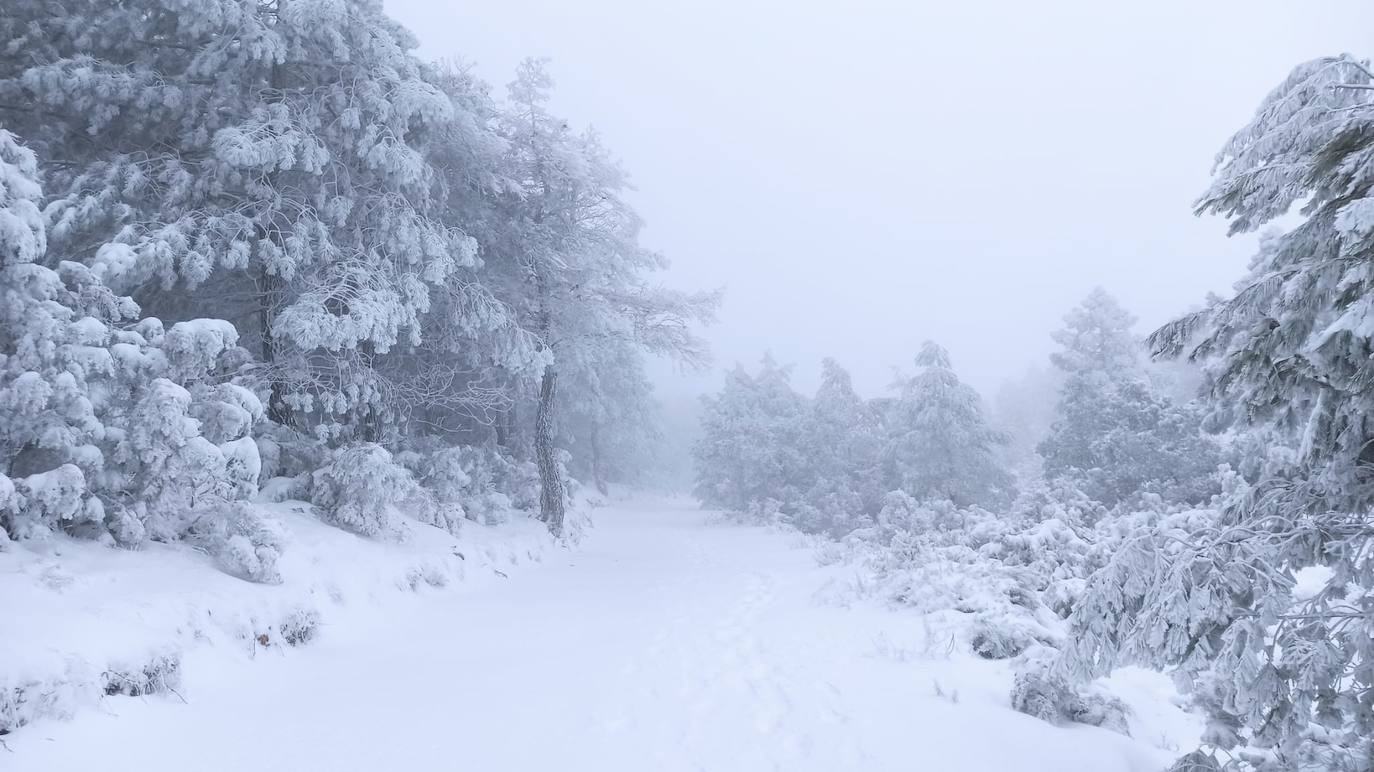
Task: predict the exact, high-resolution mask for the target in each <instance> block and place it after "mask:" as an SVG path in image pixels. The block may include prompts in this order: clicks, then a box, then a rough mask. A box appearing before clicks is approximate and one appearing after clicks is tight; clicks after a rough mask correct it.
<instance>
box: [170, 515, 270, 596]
mask: <svg viewBox="0 0 1374 772" xmlns="http://www.w3.org/2000/svg"><path fill="white" fill-rule="evenodd" d="M191 533H192V535H193V537H194V539H195V541H196V542H197V543H198V544H200V545H201V546H202V547H203V548H204V549H205V550H206V551H207V552H209V553H210V554H211V555H214V556H215V559H216V560H217V561H219V564H220V567H222V568H223V569H224V570H225V572H227V573H230V574H233V575H234V576H237V577H240V578H242V579H247V580H249V581H253V582H262V583H265V584H276V583H278V582H280V581H281V572H280V571H279V570H278V569H277V560H278V559H279V558H280V557H281V551H282V548H283V547H284V546H285V541H286V540H285V537H284V536H283V534H282V531H281V527H280V525H279V524H278V523H277V522H276V521H274V520H271V519H269V518H266V517H264V516H263V513H262V511H261V510H259V509H257V508H256V507H254V506H253V505H252V504H249V503H248V502H245V501H235V502H230V503H228V504H225V505H223V507H221V509H220V510H219V511H216V512H214V513H212V516H208V517H203V518H201V519H200V520H199V521H197V523H196V524H195V525H194V526H193V527H192V528H191Z"/></svg>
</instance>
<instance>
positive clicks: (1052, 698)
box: [1011, 666, 1130, 735]
mask: <svg viewBox="0 0 1374 772" xmlns="http://www.w3.org/2000/svg"><path fill="white" fill-rule="evenodd" d="M1011 707H1012V709H1013V710H1017V711H1020V712H1022V713H1025V714H1027V715H1030V716H1034V717H1036V718H1038V719H1040V720H1041V721H1048V722H1049V723H1051V724H1056V725H1061V726H1062V725H1064V724H1068V723H1075V724H1088V725H1089V726H1100V727H1102V728H1103V729H1110V730H1112V731H1114V732H1119V733H1121V734H1124V735H1129V734H1130V729H1129V726H1128V723H1127V717H1128V716H1129V715H1130V709H1129V708H1127V707H1126V705H1125V703H1123V702H1121V701H1120V700H1118V699H1116V698H1115V697H1112V696H1110V695H1108V694H1104V693H1102V692H1099V691H1095V690H1092V689H1091V687H1085V688H1081V689H1080V688H1077V687H1075V686H1074V685H1073V684H1071V683H1069V682H1068V681H1067V680H1066V679H1064V678H1063V677H1062V676H1059V675H1057V674H1055V673H1053V672H1051V671H1050V669H1048V668H1046V667H1043V666H1031V667H1029V668H1027V669H1025V670H1023V671H1022V672H1020V673H1017V674H1016V680H1015V682H1014V683H1013V685H1012V690H1011Z"/></svg>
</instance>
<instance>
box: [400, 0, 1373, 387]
mask: <svg viewBox="0 0 1374 772" xmlns="http://www.w3.org/2000/svg"><path fill="white" fill-rule="evenodd" d="M1322 8H1324V9H1325V13H1324V14H1323V15H1322V16H1321V17H1320V18H1321V19H1322V21H1321V22H1319V23H1315V24H1314V23H1313V22H1312V18H1313V14H1312V13H1311V10H1310V9H1308V8H1307V6H1306V4H1302V3H1292V2H1278V1H1266V2H1244V3H1242V2H1208V3H1198V2H1191V1H1189V0H1164V1H1163V2H1135V3H1129V4H1126V3H1099V2H1063V1H1061V2H1052V3H1010V2H998V3H994V2H969V3H931V2H921V3H915V4H912V3H899V2H872V1H871V0H865V1H863V2H846V3H838V2H837V3H816V2H800V3H798V2H790V3H782V2H758V1H756V0H755V1H751V2H724V1H722V0H707V1H706V2H699V3H691V4H685V3H678V4H665V3H643V2H626V1H624V0H586V1H584V2H579V3H566V2H560V1H559V0H507V2H502V3H480V4H479V3H441V2H434V0H392V1H391V2H389V3H388V9H389V11H390V12H391V13H392V14H393V15H395V16H397V17H398V18H399V19H400V20H401V21H402V22H403V23H404V24H406V25H407V26H408V27H409V28H410V29H412V30H413V31H415V32H416V34H417V35H418V36H419V38H420V40H421V44H422V45H421V53H422V54H423V55H427V56H431V57H441V56H442V57H460V58H463V59H466V60H469V61H472V62H474V63H475V67H476V71H477V72H478V73H479V74H480V75H481V76H482V77H483V78H484V79H486V80H488V81H489V82H491V83H492V84H493V85H494V88H496V89H497V90H498V91H503V90H504V84H505V83H506V82H507V81H509V80H510V77H511V73H512V72H513V71H514V67H515V64H516V63H517V62H518V61H519V59H520V58H521V57H523V56H526V55H534V56H547V57H550V58H551V59H552V70H553V73H554V76H555V78H556V79H557V81H558V87H557V89H556V94H555V109H557V110H560V111H562V112H563V113H564V114H566V115H568V116H570V118H571V119H572V120H573V121H575V122H577V123H579V124H588V123H590V124H593V125H595V127H596V128H597V129H598V130H599V131H601V132H602V133H603V134H604V135H605V137H606V140H607V142H608V144H609V145H610V146H611V148H612V149H613V150H614V151H615V152H616V153H617V154H618V155H619V156H620V157H621V158H622V159H623V161H624V163H625V165H626V167H627V168H628V169H629V171H630V173H631V175H632V177H633V179H634V181H635V184H636V186H637V188H638V190H637V191H636V193H635V194H634V201H635V204H636V206H637V207H638V209H639V210H640V212H641V214H642V215H643V216H644V218H645V219H646V221H647V229H646V231H645V239H646V241H647V242H648V243H649V244H651V245H652V246H654V247H655V248H658V249H661V250H662V251H663V252H664V253H665V254H666V255H667V256H668V257H669V258H670V259H671V260H672V261H673V267H672V270H671V272H670V274H668V275H667V277H666V281H667V282H668V283H669V284H672V285H674V286H679V287H687V288H707V287H724V288H725V289H726V293H727V294H726V301H725V306H724V308H723V309H722V310H721V313H720V316H719V322H718V323H717V324H716V325H715V326H714V327H713V328H711V329H709V330H708V331H707V333H706V335H707V337H708V338H709V340H710V342H711V344H712V347H713V350H714V352H715V357H716V362H717V366H729V365H731V364H733V363H734V362H736V361H743V362H746V363H750V364H752V363H753V362H755V361H756V360H757V359H758V357H759V356H760V355H761V353H762V352H763V351H764V350H771V351H772V352H773V354H774V356H775V357H776V358H777V359H779V360H780V361H783V362H794V363H796V365H797V369H796V373H795V383H796V384H797V386H798V387H799V388H801V389H803V390H810V389H811V388H812V387H813V386H814V384H815V379H816V376H817V373H818V360H819V359H820V358H821V357H822V356H826V355H833V356H835V357H837V358H839V359H840V361H841V362H842V363H843V364H844V365H845V366H846V367H848V368H849V369H850V370H851V371H852V372H853V374H854V378H855V381H856V384H857V385H858V387H859V388H860V390H861V391H864V392H866V393H869V394H877V393H880V392H881V391H882V390H884V389H885V387H886V386H887V384H888V383H889V381H890V380H891V377H892V367H893V366H894V365H906V366H909V364H910V361H911V357H912V356H913V355H914V353H915V351H916V349H917V347H918V345H919V343H920V342H921V341H922V340H923V339H926V338H934V339H936V340H938V341H939V342H941V343H942V344H943V345H944V346H946V348H948V349H949V350H950V352H951V355H952V357H953V359H954V364H955V367H956V368H957V369H958V370H959V372H960V375H961V376H962V377H964V378H965V379H966V380H968V381H969V382H970V383H972V384H974V385H975V386H977V387H978V388H979V389H980V390H982V391H984V393H988V392H989V391H990V390H991V389H993V388H995V387H996V385H997V384H998V382H999V381H1000V380H1001V379H1002V378H1004V377H1007V376H1014V375H1016V374H1019V373H1020V372H1021V371H1023V370H1024V368H1025V367H1027V366H1028V365H1030V364H1033V363H1040V362H1043V361H1044V359H1045V357H1046V355H1047V354H1048V352H1049V351H1050V349H1051V347H1052V342H1051V341H1050V339H1049V337H1048V333H1049V331H1051V330H1052V329H1054V328H1055V327H1056V326H1057V324H1058V322H1059V319H1060V318H1061V316H1062V315H1063V314H1064V313H1065V312H1066V311H1067V310H1068V309H1069V308H1070V306H1072V305H1073V304H1074V303H1076V302H1077V301H1078V300H1080V299H1081V298H1082V297H1083V296H1084V295H1085V294H1086V293H1087V292H1088V291H1089V290H1090V289H1091V288H1092V287H1093V286H1095V285H1102V286H1103V287H1105V288H1106V289H1107V290H1108V291H1110V292H1111V293H1113V294H1114V295H1116V296H1117V297H1118V298H1119V299H1120V301H1121V302H1122V304H1123V305H1125V306H1126V307H1127V308H1128V309H1130V310H1131V311H1133V312H1134V313H1135V314H1136V315H1137V316H1139V317H1140V319H1141V330H1142V331H1144V330H1145V329H1146V328H1148V327H1150V326H1151V325H1155V324H1157V323H1160V322H1162V321H1165V320H1167V319H1168V318H1170V317H1171V315H1173V314H1176V313H1177V312H1179V311H1182V310H1186V309H1187V308H1188V307H1189V306H1191V305H1193V304H1195V303H1198V302H1199V301H1200V300H1201V299H1202V298H1203V296H1204V295H1205V293H1207V292H1208V291H1225V290H1226V289H1227V288H1228V286H1229V284H1230V282H1231V281H1233V280H1234V279H1235V277H1237V276H1238V275H1239V272H1240V270H1241V269H1242V268H1243V266H1244V265H1245V261H1246V260H1247V258H1248V256H1249V254H1250V252H1251V251H1252V249H1253V246H1254V241H1253V237H1241V238H1235V239H1228V238H1227V237H1226V226H1225V224H1224V223H1223V222H1221V221H1220V220H1217V219H1215V218H1197V217H1195V216H1194V215H1193V214H1192V211H1191V203H1192V202H1193V200H1194V199H1195V198H1196V196H1197V195H1198V194H1199V193H1201V191H1202V190H1203V189H1204V187H1205V186H1206V183H1207V181H1208V174H1209V169H1210V166H1211V162H1212V158H1213V156H1214V154H1215V153H1216V151H1217V150H1218V148H1219V147H1220V146H1221V144H1222V142H1223V141H1224V140H1225V139H1226V138H1227V137H1228V136H1229V135H1230V133H1231V132H1232V131H1234V130H1235V129H1236V128H1238V127H1239V126H1240V125H1241V124H1242V123H1243V122H1244V121H1245V120H1246V119H1247V118H1248V117H1249V116H1250V114H1251V113H1252V111H1253V110H1254V107H1255V105H1256V104H1257V103H1258V102H1259V100H1260V99H1261V98H1262V97H1263V96H1264V94H1265V93H1266V92H1267V91H1268V90H1269V89H1270V88H1272V87H1273V86H1274V84H1276V83H1277V82H1279V81H1280V80H1281V79H1282V78H1283V76H1284V75H1285V74H1286V73H1287V72H1288V70H1289V69H1290V68H1291V67H1292V65H1293V63H1294V62H1297V61H1300V60H1303V59H1307V58H1311V57H1314V56H1319V55H1324V54H1335V53H1340V52H1342V51H1346V50H1354V51H1359V50H1362V49H1363V48H1366V47H1367V43H1368V39H1369V38H1368V31H1369V29H1370V28H1371V24H1372V23H1374V8H1371V7H1370V6H1369V5H1368V4H1367V3H1361V2H1354V1H1348V2H1331V3H1323V4H1322ZM658 374H659V381H660V383H659V388H660V391H661V392H662V393H664V394H665V395H667V396H672V395H675V394H683V393H692V392H696V391H700V390H703V389H706V388H711V387H713V386H714V384H715V382H716V377H715V376H714V375H712V374H707V375H700V376H684V375H682V374H681V373H679V372H678V371H677V370H676V369H675V368H673V367H671V366H668V365H664V366H662V367H660V368H658Z"/></svg>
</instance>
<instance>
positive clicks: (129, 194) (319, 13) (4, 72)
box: [0, 0, 477, 420]
mask: <svg viewBox="0 0 1374 772" xmlns="http://www.w3.org/2000/svg"><path fill="white" fill-rule="evenodd" d="M45 5H46V4H43V3H32V2H21V3H19V4H18V5H17V7H16V8H14V9H13V14H12V16H11V14H9V13H7V16H11V18H10V19H9V20H7V23H6V24H5V26H4V27H3V28H0V29H2V30H3V32H4V33H6V34H5V40H6V42H7V43H8V44H10V45H12V46H13V45H16V44H17V45H18V46H19V49H18V50H23V49H24V48H25V47H26V46H29V47H39V48H33V49H32V50H35V51H37V50H41V51H42V55H41V56H33V57H15V58H14V61H13V62H12V63H11V64H9V65H6V66H5V67H0V95H3V97H4V100H3V101H6V102H13V103H16V104H30V105H37V104H41V105H43V109H42V111H41V112H42V116H43V117H42V118H41V119H40V118H38V111H33V112H32V113H30V111H26V110H22V109H20V110H18V111H16V112H14V113H7V114H6V120H7V122H8V121H10V119H11V118H13V120H14V125H16V126H17V127H19V128H20V130H22V131H27V132H28V133H29V134H30V135H31V136H32V137H35V138H37V137H41V138H42V143H41V145H40V147H41V149H42V150H44V151H46V152H50V153H51V154H52V155H53V156H54V157H61V158H63V159H67V160H69V161H71V162H72V163H69V164H64V165H61V166H56V167H54V168H53V169H52V170H51V171H50V173H49V174H48V176H47V181H48V186H49V192H50V194H51V195H52V196H53V199H54V200H53V201H52V202H51V203H50V204H49V205H48V207H47V210H48V213H49V216H50V218H51V220H52V228H51V233H50V236H51V237H52V239H53V240H54V241H55V243H57V244H60V245H62V247H63V248H64V249H67V248H69V247H70V248H71V249H73V250H75V249H77V248H79V247H82V246H84V245H86V244H95V245H100V244H104V243H106V242H110V241H113V242H116V243H115V244H112V245H108V246H106V247H102V248H100V249H99V250H98V252H97V255H96V260H95V265H96V270H97V275H99V276H100V277H102V278H104V279H105V280H107V281H110V282H116V283H117V286H118V287H119V288H121V289H127V290H132V289H134V288H136V287H160V288H162V289H164V290H165V289H171V288H172V287H173V286H177V287H180V288H183V290H179V291H185V290H189V291H190V292H191V293H192V296H193V297H195V298H198V299H200V300H201V301H202V302H203V303H204V304H206V305H208V306H209V310H210V311H211V313H212V314H219V315H224V316H227V317H233V318H248V319H251V320H252V324H253V325H254V327H256V328H257V329H255V330H254V335H255V336H257V337H259V338H261V337H266V338H270V341H271V342H270V345H266V346H265V348H264V349H263V350H264V352H265V354H266V356H267V358H268V359H269V362H268V363H267V364H271V365H273V367H271V368H268V369H266V370H264V371H263V375H265V376H267V377H269V378H270V379H272V380H273V381H275V382H277V383H279V384H281V387H282V388H284V389H285V390H286V392H289V393H290V394H291V395H292V396H294V397H295V401H294V402H293V403H292V404H294V405H296V406H297V407H298V408H299V409H305V408H306V407H307V406H310V407H314V408H315V409H316V410H319V409H321V408H323V409H324V410H325V411H326V412H325V414H324V416H325V417H329V416H332V415H337V414H342V413H344V412H346V411H348V410H349V409H350V408H352V407H371V408H374V409H375V408H376V406H377V403H378V401H379V400H380V395H379V393H378V392H377V391H376V390H367V389H358V388H356V383H350V381H352V380H353V379H354V378H355V377H358V376H359V375H363V376H365V375H366V373H367V371H368V369H369V367H368V362H367V361H366V360H363V359H360V358H357V357H349V358H351V359H352V363H351V367H350V368H349V369H348V370H346V371H344V370H340V369H339V368H337V367H334V366H333V365H332V362H331V359H332V357H324V358H319V357H314V356H311V353H312V352H316V351H318V350H325V351H329V352H333V353H334V354H335V355H336V356H344V355H347V354H349V352H354V351H356V350H357V349H360V348H365V349H367V353H368V354H378V353H384V352H386V351H388V350H389V349H390V348H392V347H394V346H397V345H399V344H413V343H417V342H418V341H419V340H420V337H421V331H422V329H423V326H424V320H423V316H424V314H425V313H426V312H427V311H428V310H429V309H430V307H431V303H432V301H433V295H434V293H435V292H436V290H438V289H440V288H443V287H444V285H445V283H446V282H447V281H448V280H449V278H450V277H452V276H454V275H455V272H457V271H458V270H459V269H464V268H472V267H475V266H476V265H477V256H476V253H477V249H476V244H475V242H474V241H473V239H472V238H471V237H469V236H468V235H466V234H464V233H462V232H461V231H460V230H458V229H456V228H454V227H452V226H451V225H446V224H444V223H442V222H440V221H439V220H438V218H437V215H436V213H435V211H433V204H434V201H433V199H432V198H431V195H430V194H431V191H432V188H431V186H432V185H433V183H434V181H435V174H434V170H433V168H432V167H431V164H430V162H429V160H428V158H427V155H426V149H425V146H424V144H423V143H422V141H421V136H422V135H423V134H425V133H426V132H432V131H433V130H434V128H435V127H437V126H438V125H440V124H442V123H443V122H445V121H449V120H451V119H452V118H453V110H454V107H453V103H452V101H451V100H450V99H449V98H448V97H447V96H446V95H445V94H444V93H442V92H441V91H440V89H438V88H437V87H436V86H435V85H434V84H433V83H431V82H429V80H428V79H427V78H426V75H425V72H424V67H423V66H422V65H421V63H420V62H419V60H418V59H416V58H415V57H414V56H413V55H412V54H411V53H410V51H409V49H410V48H412V47H413V46H414V41H413V39H412V38H411V37H410V35H409V33H407V32H406V31H405V30H403V29H401V28H400V27H398V26H397V25H396V24H395V23H394V22H392V21H391V20H390V19H388V18H387V17H386V16H385V15H384V14H383V13H382V8H381V4H380V3H377V2H372V1H371V0H338V1H334V0H330V1H329V2H324V1H322V0H284V1H283V2H272V3H267V4H265V5H261V6H259V5H257V4H252V3H247V4H246V3H242V2H238V1H237V0H206V1H205V2H200V3H198V4H197V5H196V7H195V10H194V12H188V11H187V9H186V7H185V6H184V4H183V3H181V2H176V1H174V0H138V1H137V2H133V3H120V4H109V3H106V4H95V5H93V6H90V7H85V8H83V9H82V10H81V12H80V14H79V15H78V14H76V13H75V12H72V13H70V14H69V13H66V12H63V13H54V12H52V9H51V8H47V7H45ZM7 10H9V9H7ZM68 28H72V29H73V30H79V32H75V31H74V32H73V33H72V34H67V33H66V32H64V31H63V30H66V29H68ZM148 41H158V44H149V43H148ZM250 84H251V85H250ZM36 121H41V124H40V123H36ZM96 135H98V136H100V137H101V138H102V140H103V141H102V142H100V143H90V142H88V141H85V140H84V139H83V138H84V137H89V136H96ZM133 148H136V149H137V152H128V150H129V149H133ZM148 297H149V299H150V303H151V305H152V309H153V310H154V311H155V312H157V313H162V312H163V307H166V309H167V310H168V311H169V312H170V311H173V310H176V309H180V308H182V307H183V306H182V305H179V303H180V302H181V301H180V300H179V299H178V298H175V297H173V296H170V295H167V294H162V293H152V294H149V295H148ZM244 303H246V304H247V309H245V307H244V305H243V304H244ZM254 312H256V313H254ZM202 313H203V312H202ZM224 324H226V323H223V322H213V323H201V324H199V325H198V329H196V330H194V331H191V332H193V333H194V337H195V340H194V341H191V345H190V346H189V347H187V348H182V347H180V346H178V347H176V349H175V350H176V351H177V352H178V353H182V354H185V353H190V354H193V355H196V356H202V357H211V358H212V357H213V356H214V354H213V343H212V341H211V340H209V338H210V337H213V336H216V335H220V334H222V333H223V332H224V331H225V328H224ZM216 326H217V329H211V328H212V327H216ZM173 358H174V360H175V359H176V357H173ZM187 366H188V367H189V368H191V369H199V363H189V364H187ZM173 367H174V368H181V367H182V363H181V362H180V361H174V363H173ZM364 380H366V379H365V378H364ZM284 397H285V395H284V394H283V395H282V399H283V400H284ZM283 404H285V403H284V402H283ZM283 409H284V408H283ZM320 416H321V414H319V413H317V414H316V420H318V419H319V418H320Z"/></svg>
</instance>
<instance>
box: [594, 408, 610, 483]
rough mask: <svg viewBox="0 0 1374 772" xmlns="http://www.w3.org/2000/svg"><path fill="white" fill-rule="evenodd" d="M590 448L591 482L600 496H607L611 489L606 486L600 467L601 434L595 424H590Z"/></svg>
mask: <svg viewBox="0 0 1374 772" xmlns="http://www.w3.org/2000/svg"><path fill="white" fill-rule="evenodd" d="M591 446H592V447H591V451H592V482H593V483H595V484H596V490H597V491H598V492H600V493H601V495H602V496H609V495H611V488H610V486H609V485H607V484H606V469H605V468H604V467H603V466H602V465H601V432H600V431H599V430H598V428H597V426H596V424H595V423H593V424H592V435H591Z"/></svg>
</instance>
